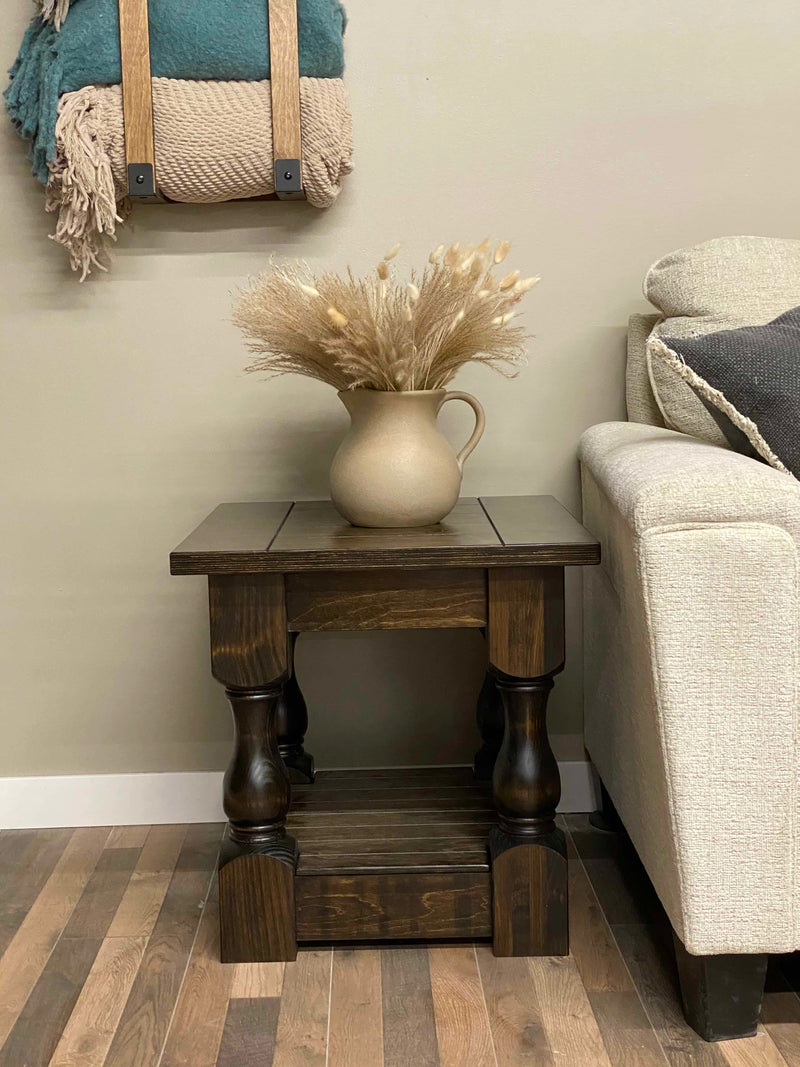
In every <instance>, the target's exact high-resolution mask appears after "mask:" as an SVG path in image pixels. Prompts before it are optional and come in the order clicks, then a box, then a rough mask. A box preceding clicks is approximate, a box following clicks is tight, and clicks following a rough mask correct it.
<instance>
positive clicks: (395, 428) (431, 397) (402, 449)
mask: <svg viewBox="0 0 800 1067" xmlns="http://www.w3.org/2000/svg"><path fill="white" fill-rule="evenodd" d="M339 397H340V399H341V401H342V403H343V404H344V406H345V407H346V408H347V410H348V412H349V413H350V422H351V426H350V430H349V432H348V434H347V436H346V437H345V439H344V441H343V442H342V444H341V445H340V447H339V450H338V451H337V453H336V455H335V456H334V459H333V464H332V466H331V499H332V500H333V503H334V505H335V507H336V509H337V510H338V511H339V513H340V514H341V515H343V516H344V517H345V518H346V519H347V520H348V521H349V522H351V523H352V524H353V525H354V526H395V527H396V526H428V525H430V524H432V523H436V522H440V521H441V520H442V519H443V518H444V517H445V515H448V514H449V513H450V512H451V511H452V510H453V508H454V507H455V503H456V501H457V500H458V494H459V492H460V490H461V471H462V468H463V466H464V461H465V460H466V458H467V457H468V456H469V454H470V452H472V450H473V449H474V448H475V446H476V445H477V443H478V441H479V440H480V439H481V435H482V434H483V428H484V423H485V418H484V413H483V408H482V407H481V405H480V404H479V403H478V401H477V400H476V399H475V397H474V396H470V394H469V393H459V392H446V391H445V390H444V389H426V390H419V391H409V392H380V391H378V390H375V389H352V390H347V391H345V392H341V393H339ZM448 400H463V401H465V402H466V403H467V404H469V405H470V407H471V408H472V410H473V411H474V412H475V429H474V431H473V433H472V436H471V437H470V439H469V441H467V443H466V444H465V445H464V447H463V448H462V449H461V451H460V452H459V453H458V455H456V454H455V452H454V451H453V448H452V447H451V445H450V443H449V441H448V440H447V438H446V437H445V436H444V435H443V434H442V433H441V431H440V430H439V427H438V425H437V421H436V420H437V417H438V415H439V412H440V411H441V408H442V405H443V404H446V403H447V401H448Z"/></svg>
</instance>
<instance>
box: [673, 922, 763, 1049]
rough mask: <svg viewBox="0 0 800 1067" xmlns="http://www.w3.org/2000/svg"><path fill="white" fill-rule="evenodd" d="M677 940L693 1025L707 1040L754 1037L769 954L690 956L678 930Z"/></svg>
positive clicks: (680, 973) (680, 972)
mask: <svg viewBox="0 0 800 1067" xmlns="http://www.w3.org/2000/svg"><path fill="white" fill-rule="evenodd" d="M673 940H674V941H675V958H676V960H677V963H678V976H679V978H680V983H681V997H682V999H683V1011H684V1014H685V1016H686V1021H687V1022H688V1024H689V1026H691V1028H692V1029H693V1030H696V1031H697V1033H698V1034H699V1035H700V1036H701V1037H702V1038H704V1040H706V1041H725V1040H726V1039H728V1038H734V1037H752V1036H753V1034H755V1032H756V1029H757V1026H758V1017H759V1015H760V1014H761V1001H762V998H763V996H764V979H765V977H766V974H767V959H768V957H767V956H766V955H751V956H750V955H748V956H735V955H721V956H690V955H689V953H688V952H687V951H686V948H685V947H684V945H683V942H682V941H681V940H680V938H679V937H678V935H677V934H675V933H674V932H673Z"/></svg>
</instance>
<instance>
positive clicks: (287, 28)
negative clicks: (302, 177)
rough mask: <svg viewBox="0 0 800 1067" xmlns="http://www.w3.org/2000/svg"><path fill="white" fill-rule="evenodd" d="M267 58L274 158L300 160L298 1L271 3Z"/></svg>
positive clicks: (288, 0)
mask: <svg viewBox="0 0 800 1067" xmlns="http://www.w3.org/2000/svg"><path fill="white" fill-rule="evenodd" d="M269 59H270V88H271V92H272V144H273V152H274V158H275V159H302V153H303V141H302V136H301V130H300V66H299V59H298V44H297V0H270V3H269Z"/></svg>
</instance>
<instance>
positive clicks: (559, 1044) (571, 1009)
mask: <svg viewBox="0 0 800 1067" xmlns="http://www.w3.org/2000/svg"><path fill="white" fill-rule="evenodd" d="M528 969H529V971H530V974H531V977H532V979H533V986H534V989H535V990H536V996H537V999H538V1002H539V1006H540V1008H541V1012H542V1019H543V1021H544V1027H545V1030H546V1032H547V1039H548V1043H549V1045H550V1050H551V1052H552V1054H553V1057H554V1059H555V1060H556V1062H557V1063H558V1064H560V1065H562V1067H611V1064H610V1061H609V1059H608V1054H607V1052H606V1049H605V1046H604V1044H603V1039H602V1037H601V1036H600V1030H599V1029H598V1026H597V1021H596V1019H595V1017H594V1014H593V1012H592V1007H591V1004H590V1003H589V999H588V997H587V995H586V990H585V989H584V988H583V984H582V983H581V979H580V975H579V974H578V969H577V967H576V966H575V961H574V960H573V959H572V958H571V957H569V956H564V957H542V958H539V959H529V960H528Z"/></svg>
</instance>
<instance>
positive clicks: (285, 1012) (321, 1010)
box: [273, 949, 333, 1067]
mask: <svg viewBox="0 0 800 1067" xmlns="http://www.w3.org/2000/svg"><path fill="white" fill-rule="evenodd" d="M332 963H333V952H332V951H331V949H306V950H304V951H303V952H301V953H299V954H298V957H297V961H296V962H295V963H292V964H290V965H289V966H287V968H286V975H285V977H284V981H283V996H282V997H281V1010H280V1015H279V1017H278V1034H277V1039H276V1042H275V1056H274V1059H273V1067H325V1059H326V1054H327V1053H326V1050H327V1039H328V1019H329V1015H328V1012H329V1008H330V990H331V966H332Z"/></svg>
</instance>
